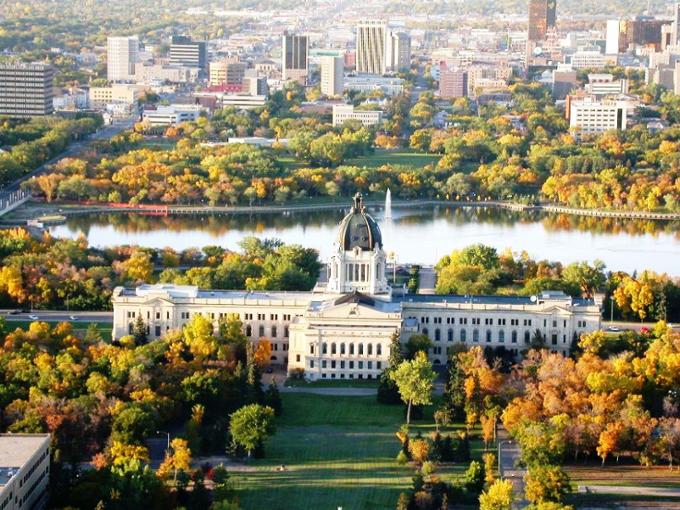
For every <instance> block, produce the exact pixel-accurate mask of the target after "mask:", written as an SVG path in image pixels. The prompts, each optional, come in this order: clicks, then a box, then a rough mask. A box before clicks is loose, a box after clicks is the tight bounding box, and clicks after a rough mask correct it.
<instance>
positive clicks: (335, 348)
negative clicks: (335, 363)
mask: <svg viewBox="0 0 680 510" xmlns="http://www.w3.org/2000/svg"><path fill="white" fill-rule="evenodd" d="M337 353H338V349H337V347H336V346H335V342H333V343H332V344H331V354H337Z"/></svg>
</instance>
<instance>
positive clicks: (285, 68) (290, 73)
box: [281, 31, 309, 85]
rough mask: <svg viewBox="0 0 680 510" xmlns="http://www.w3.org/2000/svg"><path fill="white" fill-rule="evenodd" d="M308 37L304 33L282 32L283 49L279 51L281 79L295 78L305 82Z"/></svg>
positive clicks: (307, 63)
mask: <svg viewBox="0 0 680 510" xmlns="http://www.w3.org/2000/svg"><path fill="white" fill-rule="evenodd" d="M308 53H309V38H308V37H307V36H306V35H295V34H291V33H289V32H287V31H286V32H284V33H283V49H282V52H281V70H282V73H283V80H284V81H287V80H295V81H298V82H300V83H301V84H303V85H304V84H306V83H307V76H308V75H309V60H308Z"/></svg>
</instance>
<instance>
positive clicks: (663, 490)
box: [578, 485, 680, 498]
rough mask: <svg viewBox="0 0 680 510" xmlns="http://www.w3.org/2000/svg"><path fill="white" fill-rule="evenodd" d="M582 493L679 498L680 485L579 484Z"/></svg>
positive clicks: (579, 490)
mask: <svg viewBox="0 0 680 510" xmlns="http://www.w3.org/2000/svg"><path fill="white" fill-rule="evenodd" d="M578 492H579V493H583V494H616V495H621V496H623V495H626V496H652V497H672V498H680V487H678V488H676V487H645V486H624V485H579V486H578Z"/></svg>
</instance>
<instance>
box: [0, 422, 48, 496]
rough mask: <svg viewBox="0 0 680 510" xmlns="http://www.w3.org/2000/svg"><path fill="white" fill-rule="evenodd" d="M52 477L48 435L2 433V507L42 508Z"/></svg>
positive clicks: (0, 454)
mask: <svg viewBox="0 0 680 510" xmlns="http://www.w3.org/2000/svg"><path fill="white" fill-rule="evenodd" d="M49 480H50V435H49V434H0V509H2V510H19V509H22V510H23V509H38V508H43V507H44V506H45V504H46V503H47V497H48V492H47V489H48V486H49Z"/></svg>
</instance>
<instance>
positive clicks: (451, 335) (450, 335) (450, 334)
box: [446, 328, 453, 342]
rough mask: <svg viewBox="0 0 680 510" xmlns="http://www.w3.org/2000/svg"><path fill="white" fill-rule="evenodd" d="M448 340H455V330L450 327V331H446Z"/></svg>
mask: <svg viewBox="0 0 680 510" xmlns="http://www.w3.org/2000/svg"><path fill="white" fill-rule="evenodd" d="M446 340H447V341H449V342H453V330H452V329H451V328H449V331H448V333H446Z"/></svg>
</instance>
